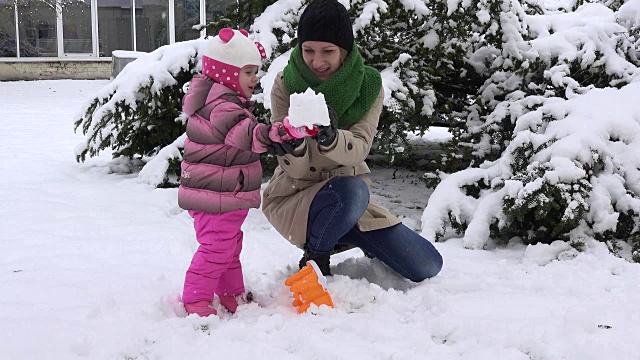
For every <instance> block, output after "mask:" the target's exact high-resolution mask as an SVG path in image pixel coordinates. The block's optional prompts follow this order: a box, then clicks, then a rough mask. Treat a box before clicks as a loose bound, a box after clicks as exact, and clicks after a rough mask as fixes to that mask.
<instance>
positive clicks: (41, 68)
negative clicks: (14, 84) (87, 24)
mask: <svg viewBox="0 0 640 360" xmlns="http://www.w3.org/2000/svg"><path fill="white" fill-rule="evenodd" d="M110 77H111V59H99V60H88V61H87V60H48V61H42V60H39V61H22V60H20V61H6V60H3V61H2V62H0V81H14V80H55V79H76V80H77V79H109V78H110Z"/></svg>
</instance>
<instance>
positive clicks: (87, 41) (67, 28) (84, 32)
mask: <svg viewBox="0 0 640 360" xmlns="http://www.w3.org/2000/svg"><path fill="white" fill-rule="evenodd" d="M62 38H63V39H64V41H63V44H64V52H65V53H75V54H91V53H92V52H93V46H92V40H91V1H90V0H75V1H73V2H66V3H64V4H63V7H62Z"/></svg>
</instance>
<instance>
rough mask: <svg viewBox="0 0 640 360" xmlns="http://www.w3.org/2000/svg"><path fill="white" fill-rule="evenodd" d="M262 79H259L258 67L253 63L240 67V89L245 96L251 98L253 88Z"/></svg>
mask: <svg viewBox="0 0 640 360" xmlns="http://www.w3.org/2000/svg"><path fill="white" fill-rule="evenodd" d="M259 80H260V79H258V67H257V66H253V65H247V66H245V67H243V68H242V69H240V74H239V75H238V83H240V90H241V91H242V94H243V95H244V97H245V98H247V99H249V98H251V94H253V89H254V88H255V87H256V84H257V83H258V81H259Z"/></svg>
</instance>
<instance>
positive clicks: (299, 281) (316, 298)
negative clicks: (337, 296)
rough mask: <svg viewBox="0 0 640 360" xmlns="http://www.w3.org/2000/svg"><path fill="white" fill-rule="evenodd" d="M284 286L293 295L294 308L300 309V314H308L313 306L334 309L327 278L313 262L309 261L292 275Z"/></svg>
mask: <svg viewBox="0 0 640 360" xmlns="http://www.w3.org/2000/svg"><path fill="white" fill-rule="evenodd" d="M284 284H285V285H286V286H289V289H290V290H291V292H292V293H293V306H296V307H297V308H298V314H302V313H303V312H306V311H307V310H308V309H309V306H311V304H316V305H318V306H320V305H327V306H330V307H333V300H331V295H329V292H327V278H325V277H324V275H322V272H320V269H319V268H318V265H316V263H315V262H314V261H313V260H310V261H307V265H306V266H305V267H303V268H302V269H300V271H298V272H297V273H295V274H293V275H291V276H290V277H289V278H288V279H287V280H285V282H284Z"/></svg>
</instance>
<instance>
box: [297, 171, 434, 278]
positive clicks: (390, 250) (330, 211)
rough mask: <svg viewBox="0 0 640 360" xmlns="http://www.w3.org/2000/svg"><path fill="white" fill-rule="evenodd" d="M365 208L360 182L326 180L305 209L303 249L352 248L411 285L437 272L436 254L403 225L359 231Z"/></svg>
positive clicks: (366, 193) (366, 198) (352, 178)
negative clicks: (359, 221)
mask: <svg viewBox="0 0 640 360" xmlns="http://www.w3.org/2000/svg"><path fill="white" fill-rule="evenodd" d="M368 205H369V187H368V186H367V184H366V183H365V182H364V181H363V180H362V179H360V178H358V177H356V176H341V177H336V178H333V179H331V180H329V182H327V183H326V184H325V185H324V186H323V187H322V189H320V191H319V192H318V193H317V194H316V197H315V198H314V199H313V202H312V203H311V207H310V208H309V223H308V225H307V249H309V250H310V251H312V252H315V253H328V252H331V250H333V248H334V247H335V246H336V245H338V244H346V245H353V246H356V247H359V248H360V249H362V250H363V251H366V252H368V253H369V254H371V255H373V256H375V257H376V258H378V259H379V260H380V261H382V262H383V263H385V264H387V265H388V266H389V267H390V268H392V269H393V270H395V271H396V272H397V273H398V274H400V275H402V276H404V277H405V278H407V279H409V280H411V281H415V282H420V281H422V280H424V279H427V278H430V277H433V276H436V275H437V274H438V273H439V272H440V269H442V256H441V255H440V253H439V252H438V250H436V248H435V247H434V246H433V244H431V242H429V241H428V240H427V239H425V238H423V237H422V236H420V235H418V234H417V233H416V232H414V231H413V230H411V229H409V228H408V227H406V226H405V225H404V224H397V225H394V226H391V227H388V228H383V229H378V230H372V231H361V230H360V229H359V228H358V226H357V223H358V219H360V217H361V216H362V214H364V212H365V210H366V209H367V206H368Z"/></svg>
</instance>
